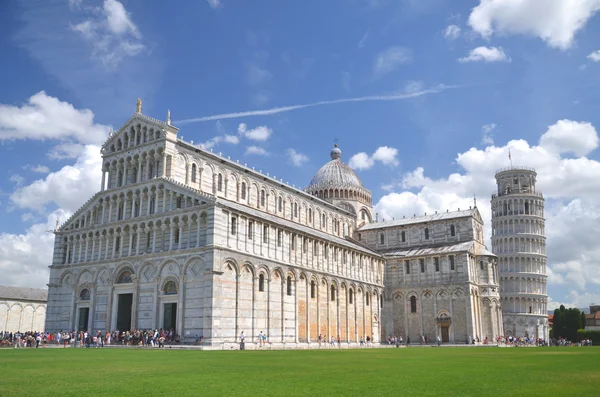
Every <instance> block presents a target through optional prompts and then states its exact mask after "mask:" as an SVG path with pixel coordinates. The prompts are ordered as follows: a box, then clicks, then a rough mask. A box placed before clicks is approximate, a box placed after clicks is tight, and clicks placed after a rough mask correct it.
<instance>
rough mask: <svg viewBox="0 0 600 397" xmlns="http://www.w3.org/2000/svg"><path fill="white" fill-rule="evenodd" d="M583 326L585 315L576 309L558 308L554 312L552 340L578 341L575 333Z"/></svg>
mask: <svg viewBox="0 0 600 397" xmlns="http://www.w3.org/2000/svg"><path fill="white" fill-rule="evenodd" d="M584 326H585V313H582V312H581V310H579V309H577V308H569V309H567V308H565V307H564V305H561V306H560V308H558V309H556V310H554V323H553V325H552V335H553V337H554V338H565V339H567V340H570V341H576V340H578V339H579V338H578V336H577V331H578V330H579V329H582V328H583V327H584Z"/></svg>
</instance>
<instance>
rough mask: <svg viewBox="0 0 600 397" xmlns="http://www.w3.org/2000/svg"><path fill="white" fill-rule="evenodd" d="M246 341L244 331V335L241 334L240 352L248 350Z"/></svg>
mask: <svg viewBox="0 0 600 397" xmlns="http://www.w3.org/2000/svg"><path fill="white" fill-rule="evenodd" d="M245 339H246V335H244V331H242V333H241V334H240V350H245V349H246V345H245V343H244V340H245Z"/></svg>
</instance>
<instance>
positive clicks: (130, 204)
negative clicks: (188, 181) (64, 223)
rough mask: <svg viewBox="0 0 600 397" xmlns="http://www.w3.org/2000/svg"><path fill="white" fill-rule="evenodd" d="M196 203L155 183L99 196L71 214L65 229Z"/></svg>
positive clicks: (179, 192)
mask: <svg viewBox="0 0 600 397" xmlns="http://www.w3.org/2000/svg"><path fill="white" fill-rule="evenodd" d="M198 204H200V200H199V199H198V198H194V197H193V195H191V194H187V193H182V192H181V189H177V190H174V189H171V188H169V187H168V185H167V184H164V183H160V184H158V183H156V184H151V185H147V186H141V187H139V188H135V189H128V190H123V191H121V192H113V193H109V194H106V195H105V196H100V198H98V199H97V200H96V201H95V203H93V204H92V205H91V206H89V208H88V209H87V211H84V212H82V213H81V214H78V215H76V216H75V217H74V219H73V220H72V221H71V222H70V225H69V226H68V227H67V230H72V229H79V228H84V227H91V226H96V225H104V224H107V223H112V222H115V221H120V220H128V219H133V218H138V217H144V216H149V215H153V214H158V213H165V212H168V211H173V210H178V209H185V208H190V207H193V206H196V205H198Z"/></svg>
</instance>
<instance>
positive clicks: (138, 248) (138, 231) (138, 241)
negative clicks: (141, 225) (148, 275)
mask: <svg viewBox="0 0 600 397" xmlns="http://www.w3.org/2000/svg"><path fill="white" fill-rule="evenodd" d="M143 230H144V229H142V231H141V232H140V229H137V233H136V239H135V254H136V255H140V240H141V239H142V238H141V237H142V236H143Z"/></svg>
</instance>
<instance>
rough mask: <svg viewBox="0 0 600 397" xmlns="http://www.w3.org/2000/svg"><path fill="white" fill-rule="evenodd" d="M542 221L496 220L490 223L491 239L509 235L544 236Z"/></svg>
mask: <svg viewBox="0 0 600 397" xmlns="http://www.w3.org/2000/svg"><path fill="white" fill-rule="evenodd" d="M544 224H545V222H544V219H510V220H506V219H502V218H500V219H499V218H496V219H494V221H493V222H492V237H494V236H507V235H511V234H537V235H540V236H544V235H545V231H544V228H545V225H544Z"/></svg>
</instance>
